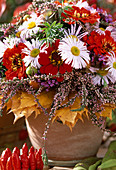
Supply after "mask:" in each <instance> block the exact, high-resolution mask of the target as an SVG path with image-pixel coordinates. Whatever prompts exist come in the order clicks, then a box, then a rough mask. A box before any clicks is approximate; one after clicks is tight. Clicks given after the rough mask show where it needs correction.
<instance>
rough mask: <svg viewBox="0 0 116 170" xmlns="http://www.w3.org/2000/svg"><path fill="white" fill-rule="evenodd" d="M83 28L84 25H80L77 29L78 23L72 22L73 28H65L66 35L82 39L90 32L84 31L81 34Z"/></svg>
mask: <svg viewBox="0 0 116 170" xmlns="http://www.w3.org/2000/svg"><path fill="white" fill-rule="evenodd" d="M81 28H82V26H81V25H79V27H78V29H76V24H74V25H73V24H72V25H71V29H68V31H67V30H64V34H65V37H71V36H72V37H75V38H78V39H81V38H82V37H84V36H85V35H87V34H88V32H84V33H82V34H80V35H79V33H80V30H81Z"/></svg>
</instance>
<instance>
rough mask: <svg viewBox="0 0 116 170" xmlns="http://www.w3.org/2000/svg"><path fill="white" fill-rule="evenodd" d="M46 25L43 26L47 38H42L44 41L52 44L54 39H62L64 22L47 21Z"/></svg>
mask: <svg viewBox="0 0 116 170" xmlns="http://www.w3.org/2000/svg"><path fill="white" fill-rule="evenodd" d="M44 26H45V27H44V28H42V30H43V33H44V34H45V38H43V39H41V40H43V43H44V42H46V44H48V45H49V44H52V42H53V41H55V40H56V39H60V38H61V37H62V36H63V31H62V30H61V28H62V27H63V24H61V23H56V21H54V22H53V23H52V24H51V25H50V24H49V23H48V22H45V23H44Z"/></svg>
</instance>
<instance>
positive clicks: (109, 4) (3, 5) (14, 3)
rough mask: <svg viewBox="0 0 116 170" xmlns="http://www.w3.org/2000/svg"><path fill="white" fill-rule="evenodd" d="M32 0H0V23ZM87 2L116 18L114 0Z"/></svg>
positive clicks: (7, 20)
mask: <svg viewBox="0 0 116 170" xmlns="http://www.w3.org/2000/svg"><path fill="white" fill-rule="evenodd" d="M31 2H32V0H0V23H6V22H10V21H11V20H12V16H13V15H16V14H17V13H18V12H19V11H21V10H25V9H27V7H28V5H30V3H31ZM88 2H89V4H90V5H92V4H97V6H98V7H100V8H103V9H105V10H106V11H107V12H108V13H110V14H112V16H113V18H114V19H116V0H88Z"/></svg>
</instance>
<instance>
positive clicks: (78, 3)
mask: <svg viewBox="0 0 116 170" xmlns="http://www.w3.org/2000/svg"><path fill="white" fill-rule="evenodd" d="M82 1H83V0H80V1H78V2H77V4H76V5H75V6H77V7H79V8H80V9H81V8H82V7H83V8H88V7H89V5H88V3H87V2H86V1H84V2H82Z"/></svg>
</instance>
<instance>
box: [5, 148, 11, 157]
mask: <svg viewBox="0 0 116 170" xmlns="http://www.w3.org/2000/svg"><path fill="white" fill-rule="evenodd" d="M6 151H7V154H8V157H10V156H11V155H12V152H11V150H10V149H9V148H6Z"/></svg>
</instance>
